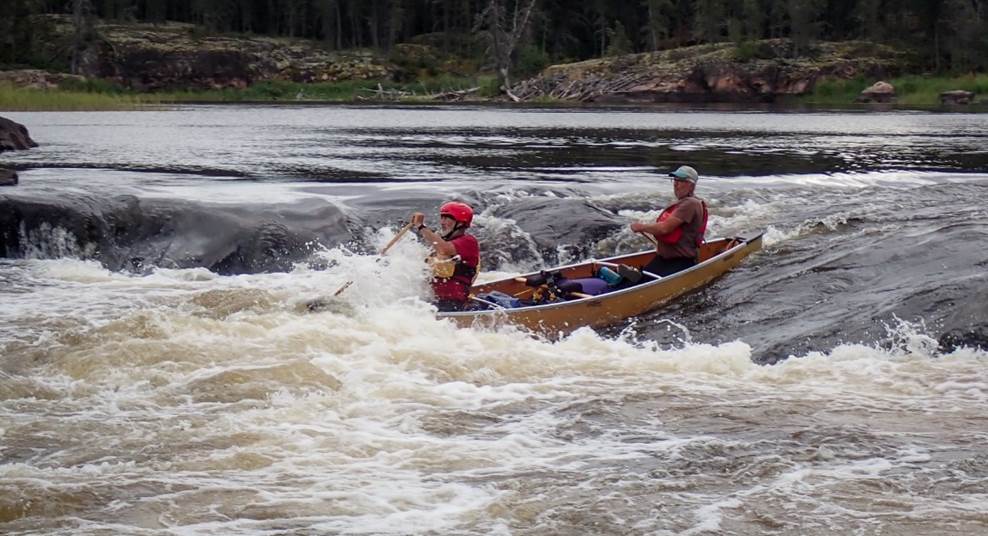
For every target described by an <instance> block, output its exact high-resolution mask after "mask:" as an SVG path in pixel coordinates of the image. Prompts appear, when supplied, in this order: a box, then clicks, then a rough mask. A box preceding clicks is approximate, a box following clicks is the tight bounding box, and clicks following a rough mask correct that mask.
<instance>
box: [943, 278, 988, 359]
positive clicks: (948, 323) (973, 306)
mask: <svg viewBox="0 0 988 536" xmlns="http://www.w3.org/2000/svg"><path fill="white" fill-rule="evenodd" d="M951 307H952V309H953V310H952V311H951V312H950V314H949V315H947V317H946V318H944V320H943V326H944V332H943V334H942V335H941V336H940V338H939V340H938V342H939V343H940V349H941V350H942V351H944V352H952V351H954V350H956V349H957V348H961V347H967V348H980V349H982V350H988V291H986V290H978V291H974V292H968V293H967V294H965V295H963V296H957V297H956V298H955V299H954V300H953V303H952V304H951Z"/></svg>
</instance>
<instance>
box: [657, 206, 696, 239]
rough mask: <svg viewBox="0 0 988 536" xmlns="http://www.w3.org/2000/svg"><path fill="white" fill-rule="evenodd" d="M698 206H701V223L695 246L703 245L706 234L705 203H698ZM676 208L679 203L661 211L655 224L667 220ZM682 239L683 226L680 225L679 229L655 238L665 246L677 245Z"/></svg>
mask: <svg viewBox="0 0 988 536" xmlns="http://www.w3.org/2000/svg"><path fill="white" fill-rule="evenodd" d="M700 205H701V206H703V222H702V223H701V224H700V234H699V235H698V236H697V237H696V245H697V246H699V245H700V244H702V243H703V235H704V234H706V232H707V203H706V202H704V201H700ZM678 206H679V203H678V202H677V203H673V204H671V205H669V206H668V207H666V209H665V210H663V211H662V214H659V217H658V218H656V219H655V222H656V223H658V222H663V221H666V220H668V219H669V216H672V213H673V212H674V211H675V210H676V207H678ZM682 237H683V226H682V225H680V226H679V227H676V228H675V229H673V230H672V231H669V232H668V233H666V234H664V235H662V236H658V237H656V238H658V239H659V240H660V241H662V242H663V243H665V244H669V245H673V244H676V243H678V242H679V239H681V238H682Z"/></svg>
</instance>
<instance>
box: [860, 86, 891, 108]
mask: <svg viewBox="0 0 988 536" xmlns="http://www.w3.org/2000/svg"><path fill="white" fill-rule="evenodd" d="M856 102H865V103H867V102H877V103H889V102H895V87H894V86H893V85H892V84H889V83H888V82H882V81H879V82H875V83H874V84H872V85H871V86H869V87H867V88H865V90H864V91H862V92H861V94H860V95H858V98H857V99H856Z"/></svg>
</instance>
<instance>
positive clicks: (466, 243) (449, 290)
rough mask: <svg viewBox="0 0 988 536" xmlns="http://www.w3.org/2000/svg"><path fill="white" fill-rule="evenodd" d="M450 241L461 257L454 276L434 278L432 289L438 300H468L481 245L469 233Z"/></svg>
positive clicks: (478, 262)
mask: <svg viewBox="0 0 988 536" xmlns="http://www.w3.org/2000/svg"><path fill="white" fill-rule="evenodd" d="M450 242H452V243H453V247H454V248H456V254H457V256H459V257H460V259H459V260H458V261H457V262H456V269H455V271H454V272H453V277H450V278H448V279H445V278H444V279H439V278H433V280H432V291H433V294H435V296H436V299H438V300H453V301H466V300H467V297H468V295H469V294H470V285H472V284H473V279H474V277H475V276H476V275H477V266H478V265H479V264H480V246H479V245H478V244H477V239H476V238H474V237H473V236H472V235H468V234H463V235H460V236H458V237H456V238H453V239H452V240H450Z"/></svg>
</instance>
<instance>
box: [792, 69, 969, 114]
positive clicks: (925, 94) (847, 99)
mask: <svg viewBox="0 0 988 536" xmlns="http://www.w3.org/2000/svg"><path fill="white" fill-rule="evenodd" d="M874 82H875V81H874V80H871V79H865V78H854V79H850V80H837V79H823V80H820V81H819V82H817V84H816V86H815V87H814V88H813V92H812V93H810V94H808V95H801V96H798V97H795V98H794V99H793V101H794V102H796V103H800V104H811V105H822V106H843V105H849V104H853V103H854V101H855V99H857V98H858V95H860V94H861V92H862V91H863V90H864V89H866V88H867V87H869V86H871V85H872V84H873V83H874ZM886 82H888V83H890V84H892V86H893V87H895V92H896V102H895V104H896V105H897V106H903V107H931V106H932V107H936V106H940V93H942V92H944V91H950V90H954V89H962V90H965V91H971V92H973V93H974V94H975V99H976V100H978V99H980V100H981V101H983V100H984V99H985V98H986V97H985V96H986V95H988V74H969V75H962V76H922V75H915V74H911V75H904V76H899V77H895V78H891V79H887V80H886Z"/></svg>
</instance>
